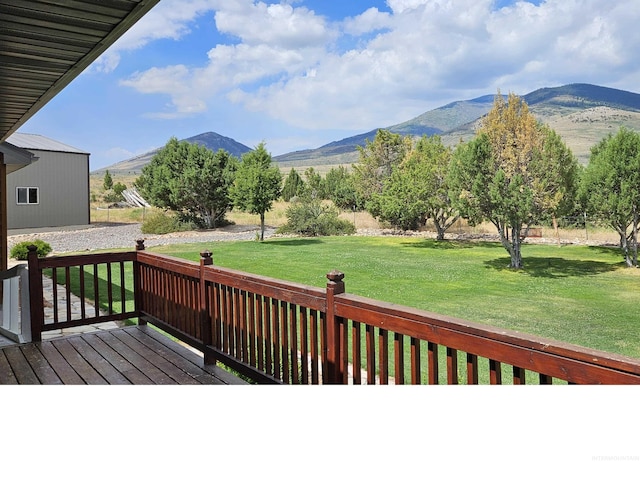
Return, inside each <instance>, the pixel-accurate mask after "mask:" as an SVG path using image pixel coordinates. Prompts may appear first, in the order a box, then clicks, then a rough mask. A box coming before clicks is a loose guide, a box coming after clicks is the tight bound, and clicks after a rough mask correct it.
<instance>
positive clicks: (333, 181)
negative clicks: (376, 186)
mask: <svg viewBox="0 0 640 480" xmlns="http://www.w3.org/2000/svg"><path fill="white" fill-rule="evenodd" d="M324 179H325V185H326V190H327V197H328V198H329V200H331V201H332V202H333V204H334V205H335V206H336V207H338V208H340V209H342V210H361V209H362V205H361V204H359V203H358V197H357V194H356V189H355V187H354V186H353V178H352V175H351V174H350V173H349V172H348V171H347V169H346V168H345V167H343V166H342V165H340V166H339V167H337V168H336V167H333V168H331V170H329V171H328V172H327V174H326V175H325V177H324Z"/></svg>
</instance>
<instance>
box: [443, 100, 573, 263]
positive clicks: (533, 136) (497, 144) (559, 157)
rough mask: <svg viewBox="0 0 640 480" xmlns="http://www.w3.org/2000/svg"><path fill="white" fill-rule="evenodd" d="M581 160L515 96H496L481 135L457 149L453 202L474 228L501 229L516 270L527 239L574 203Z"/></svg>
mask: <svg viewBox="0 0 640 480" xmlns="http://www.w3.org/2000/svg"><path fill="white" fill-rule="evenodd" d="M577 171H578V166H577V161H576V160H575V157H573V155H572V154H571V152H570V150H569V149H568V148H567V147H566V145H565V144H564V143H562V141H561V140H560V138H559V137H558V136H557V135H556V134H555V133H554V132H552V130H551V129H549V128H548V127H543V126H542V125H540V124H539V123H538V122H537V121H536V119H535V117H534V116H533V115H532V114H531V113H530V112H529V109H528V106H527V104H526V103H525V102H524V100H522V99H521V98H519V97H518V96H516V95H514V94H509V97H508V99H507V100H506V101H505V99H504V97H503V96H502V95H500V92H498V95H496V97H495V101H494V105H493V108H492V109H491V111H490V112H489V113H488V114H487V116H486V117H485V119H484V120H483V122H482V124H481V126H480V128H479V130H478V133H477V135H476V137H475V138H474V139H473V140H472V141H471V142H469V143H467V144H461V145H459V146H458V147H457V148H456V151H455V154H454V161H453V164H452V167H451V170H450V179H449V181H450V184H451V186H452V188H451V193H450V195H451V198H452V200H453V201H454V204H455V205H456V206H457V207H458V209H459V210H460V212H461V215H463V216H464V217H465V218H467V219H469V221H470V223H471V224H477V223H480V222H482V221H483V220H487V221H489V222H491V223H492V224H493V225H494V226H495V227H496V229H497V231H498V235H499V236H500V242H501V243H502V245H503V246H504V248H505V249H506V250H507V252H509V256H510V257H511V262H510V266H511V268H522V265H523V264H522V252H521V247H522V240H523V239H524V238H526V236H527V232H528V230H529V227H530V226H531V225H532V224H534V223H535V222H537V221H540V220H541V219H542V218H544V216H545V215H547V216H549V215H560V214H563V213H564V211H566V209H568V208H569V206H570V205H572V204H573V198H572V197H573V194H574V192H575V183H576V175H577Z"/></svg>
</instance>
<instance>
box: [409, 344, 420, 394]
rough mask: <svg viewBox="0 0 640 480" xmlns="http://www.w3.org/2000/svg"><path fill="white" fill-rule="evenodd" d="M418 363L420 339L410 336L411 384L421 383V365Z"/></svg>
mask: <svg viewBox="0 0 640 480" xmlns="http://www.w3.org/2000/svg"><path fill="white" fill-rule="evenodd" d="M420 364H421V361H420V340H419V339H417V338H415V337H411V385H420V384H421V383H422V381H421V376H422V366H421V365H420Z"/></svg>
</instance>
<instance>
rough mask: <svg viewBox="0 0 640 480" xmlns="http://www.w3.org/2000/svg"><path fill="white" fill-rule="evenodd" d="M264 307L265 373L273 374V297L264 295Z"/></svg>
mask: <svg viewBox="0 0 640 480" xmlns="http://www.w3.org/2000/svg"><path fill="white" fill-rule="evenodd" d="M262 299H263V300H262V307H263V315H264V333H265V345H264V348H265V353H266V358H265V362H266V364H265V373H266V374H267V375H272V374H273V360H272V355H271V352H272V341H271V308H270V306H271V299H270V298H268V297H262Z"/></svg>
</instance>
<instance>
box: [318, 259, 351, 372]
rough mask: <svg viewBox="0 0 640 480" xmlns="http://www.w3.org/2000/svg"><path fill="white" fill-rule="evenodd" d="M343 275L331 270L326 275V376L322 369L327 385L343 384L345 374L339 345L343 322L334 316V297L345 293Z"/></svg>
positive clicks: (341, 348)
mask: <svg viewBox="0 0 640 480" xmlns="http://www.w3.org/2000/svg"><path fill="white" fill-rule="evenodd" d="M343 278H344V273H342V272H339V271H338V270H333V271H331V272H329V273H327V279H328V280H329V281H328V282H327V293H326V295H327V314H326V322H327V323H326V335H327V338H326V341H325V343H324V345H325V351H324V355H323V356H324V358H325V365H326V374H325V373H324V369H323V377H324V382H323V383H327V384H340V383H344V380H345V374H346V372H345V371H344V369H343V364H344V357H345V355H346V352H345V351H344V349H345V348H346V345H341V342H340V339H341V337H342V335H341V329H344V328H345V326H344V322H343V321H342V319H341V318H340V317H337V316H336V314H335V305H334V301H335V296H336V295H340V294H341V293H344V292H345V288H344V282H343V281H342V279H343Z"/></svg>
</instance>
